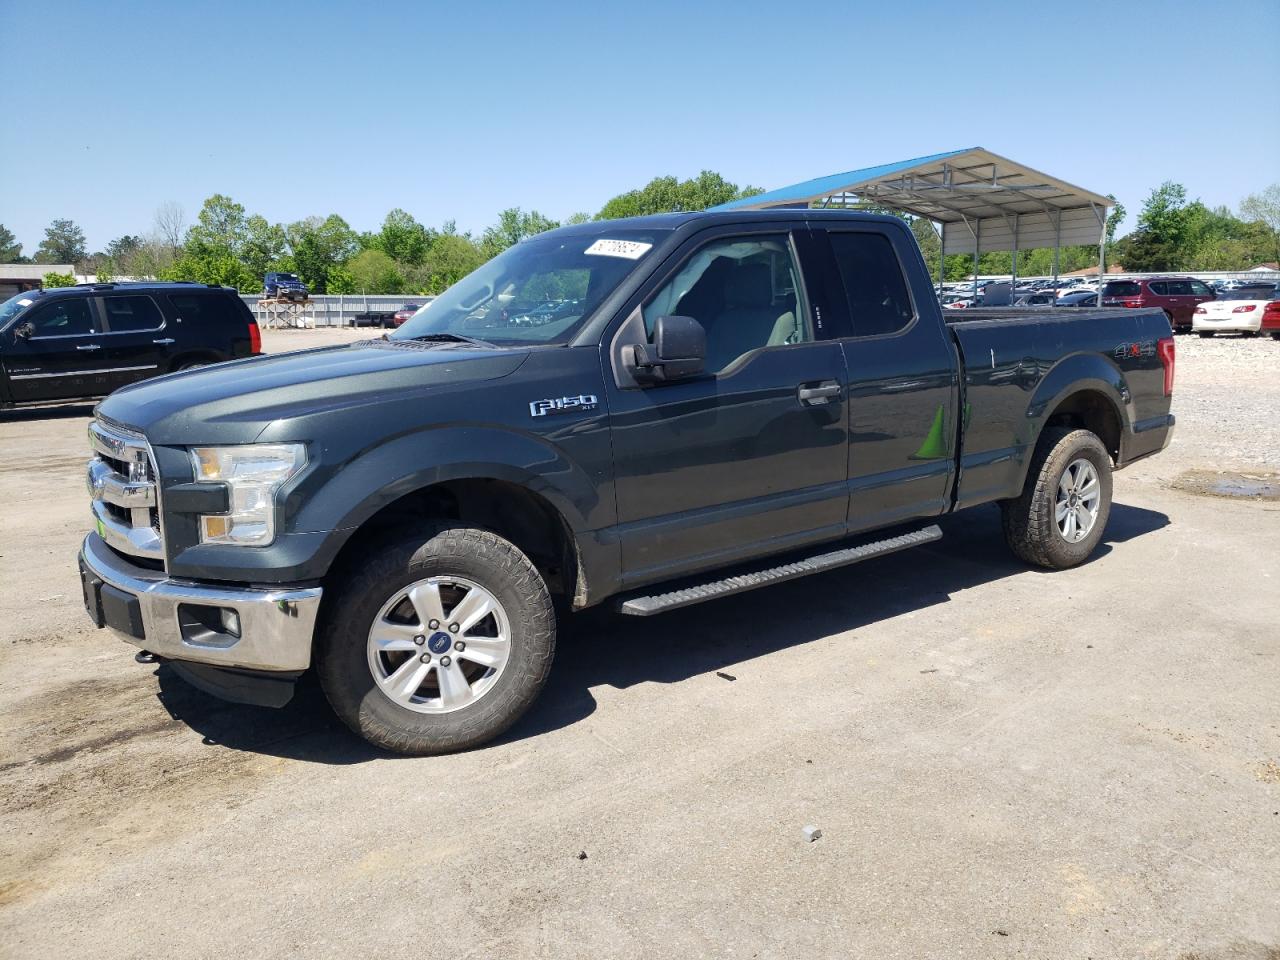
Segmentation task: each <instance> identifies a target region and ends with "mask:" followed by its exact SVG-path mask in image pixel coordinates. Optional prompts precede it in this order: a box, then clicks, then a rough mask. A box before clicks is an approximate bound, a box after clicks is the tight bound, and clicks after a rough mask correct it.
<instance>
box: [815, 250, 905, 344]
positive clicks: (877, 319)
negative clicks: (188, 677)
mask: <svg viewBox="0 0 1280 960" xmlns="http://www.w3.org/2000/svg"><path fill="white" fill-rule="evenodd" d="M829 236H830V237H831V251H832V253H834V254H835V258H836V266H837V268H838V269H839V271H840V279H841V280H843V281H844V290H845V295H846V296H847V297H848V299H849V315H850V319H851V320H852V323H853V335H854V336H855V337H878V336H881V335H883V334H886V333H897V332H898V331H899V330H902V329H904V328H905V327H906V326H907V324H909V323H910V322H911V321H912V320H913V319H914V318H915V309H914V308H913V307H912V305H911V297H910V296H909V295H908V294H907V283H906V280H905V279H904V278H903V276H902V266H901V264H899V263H898V257H897V255H896V254H894V252H893V244H891V243H890V242H889V238H888V237H886V236H885V235H884V234H881V233H831V234H829Z"/></svg>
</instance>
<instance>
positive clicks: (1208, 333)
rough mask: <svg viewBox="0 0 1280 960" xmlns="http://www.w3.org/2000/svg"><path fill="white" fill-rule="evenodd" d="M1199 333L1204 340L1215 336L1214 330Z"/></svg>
mask: <svg viewBox="0 0 1280 960" xmlns="http://www.w3.org/2000/svg"><path fill="white" fill-rule="evenodd" d="M1197 332H1198V333H1199V334H1200V338H1201V339H1202V340H1208V339H1209V338H1210V337H1212V336H1213V331H1212V330H1199V331H1197Z"/></svg>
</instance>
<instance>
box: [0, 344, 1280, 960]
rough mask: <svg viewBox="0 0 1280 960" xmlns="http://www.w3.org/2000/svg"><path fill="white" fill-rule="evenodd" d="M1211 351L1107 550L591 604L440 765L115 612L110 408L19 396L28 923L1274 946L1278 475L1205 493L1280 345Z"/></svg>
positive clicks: (109, 949)
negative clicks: (529, 708)
mask: <svg viewBox="0 0 1280 960" xmlns="http://www.w3.org/2000/svg"><path fill="white" fill-rule="evenodd" d="M346 336H348V334H347V333H346V332H338V333H309V332H300V331H290V332H284V333H279V334H268V347H269V349H290V348H293V347H295V346H302V345H309V344H312V343H316V342H319V341H320V340H322V339H324V338H325V337H337V338H341V337H346ZM1178 350H1179V361H1178V384H1177V400H1176V404H1175V412H1176V413H1177V415H1178V417H1179V420H1180V423H1179V426H1178V430H1177V435H1176V439H1175V441H1174V444H1173V446H1172V447H1171V448H1170V449H1169V450H1168V451H1167V452H1166V453H1165V454H1164V455H1162V456H1160V457H1157V458H1155V459H1153V460H1150V461H1147V462H1146V463H1144V464H1140V465H1138V466H1136V467H1134V468H1133V469H1132V470H1129V471H1126V472H1124V473H1122V474H1120V475H1118V477H1117V479H1116V488H1115V489H1116V501H1117V504H1116V507H1115V510H1114V512H1113V515H1112V520H1111V525H1110V528H1109V531H1108V537H1107V540H1106V543H1105V544H1104V546H1103V547H1102V548H1101V549H1100V550H1099V552H1098V554H1097V555H1096V557H1095V558H1094V559H1093V560H1092V561H1091V562H1090V563H1088V564H1087V565H1085V566H1084V567H1081V568H1079V569H1077V570H1073V571H1069V572H1064V573H1055V574H1044V573H1038V572H1034V571H1031V570H1027V569H1025V568H1023V567H1022V566H1020V565H1019V564H1018V563H1016V562H1014V561H1013V560H1012V559H1011V557H1010V555H1009V554H1008V552H1007V551H1006V549H1005V548H1004V545H1003V542H1002V540H1001V537H1000V532H999V524H998V516H997V514H996V512H995V510H994V509H992V508H986V509H979V510H976V511H972V512H970V513H968V514H964V515H961V516H957V517H954V518H950V519H949V520H947V521H945V522H944V524H943V526H944V530H945V533H946V537H945V538H944V539H943V540H942V541H941V542H940V543H938V544H936V545H933V546H930V547H925V548H921V549H917V550H914V551H910V552H908V553H906V554H900V555H897V556H894V557H890V558H887V559H884V560H881V561H876V562H871V563H867V564H863V565H861V566H857V567H853V568H849V569H847V570H844V571H840V572H836V573H831V574H825V575H822V576H819V577H811V578H808V579H805V580H801V581H796V582H793V583H789V584H785V585H782V586H778V587H774V588H771V589H767V590H761V591H757V592H755V593H750V594H746V595H743V596H741V597H738V598H733V599H726V600H721V601H716V602H713V603H709V604H705V605H702V606H700V607H697V608H693V609H691V610H689V611H687V612H684V613H678V614H672V615H669V616H667V617H666V618H663V619H661V620H658V621H635V620H632V619H629V618H623V617H617V616H614V615H612V614H609V613H607V612H593V613H591V614H588V615H584V616H581V617H578V618H574V619H573V620H571V622H570V623H569V624H567V625H566V626H565V628H564V631H563V634H562V640H561V646H560V654H559V659H558V661H557V666H556V669H555V672H554V674H553V677H552V680H551V683H550V686H549V688H548V690H547V691H546V693H545V694H544V696H543V698H542V700H541V701H540V704H539V705H538V706H537V707H536V708H535V710H534V711H533V713H532V714H531V715H530V716H528V717H527V718H526V719H525V720H524V721H523V722H522V723H521V724H520V725H519V726H518V727H517V728H516V729H515V730H514V731H513V732H512V733H511V734H510V735H508V736H507V737H506V738H504V739H503V740H502V741H501V742H500V743H498V744H496V745H494V746H491V747H489V748H487V749H482V750H478V751H475V752H472V753H468V754H464V755H459V756H451V757H442V758H434V759H420V760H409V759H400V758H393V757H389V756H384V755H380V754H377V753H375V752H373V751H371V750H370V749H368V748H366V747H365V746H364V745H363V744H362V743H361V742H360V741H358V740H357V739H355V738H354V737H352V736H351V735H349V734H348V733H347V732H345V730H343V729H341V728H340V727H339V726H338V725H337V723H336V722H335V721H334V720H333V719H332V717H331V716H330V715H329V713H328V712H327V710H326V708H325V707H324V705H323V702H322V700H321V699H320V698H319V697H318V695H317V694H316V693H315V691H314V690H307V691H304V693H303V695H302V696H300V697H299V698H298V699H296V700H295V701H294V703H293V704H291V705H290V706H289V707H288V708H286V709H285V710H282V711H269V710H261V709H253V708H247V707H237V706H230V705H227V704H223V703H220V702H218V701H216V700H213V699H210V698H209V697H206V696H204V695H203V694H200V693H198V692H196V691H194V690H192V689H190V688H188V687H186V686H185V685H184V684H183V683H182V682H181V681H179V680H178V679H177V678H175V677H174V676H173V675H172V674H171V673H170V672H169V671H168V670H167V669H166V668H161V669H159V670H157V669H156V668H154V667H146V666H140V665H138V664H136V663H135V662H134V661H133V656H132V654H133V648H131V647H128V646H126V645H125V644H124V643H122V642H120V641H119V640H116V639H114V638H113V637H112V636H111V635H110V634H108V633H107V632H105V631H96V630H93V629H92V628H91V627H90V626H89V624H88V621H87V619H86V617H85V614H84V612H83V610H82V609H81V603H80V595H79V586H78V583H77V578H76V568H75V554H76V547H77V545H78V542H79V540H80V538H81V537H82V536H83V534H84V532H85V531H86V530H87V529H88V522H87V517H88V509H87V504H86V499H85V494H84V486H83V463H84V459H85V457H86V448H85V440H84V434H85V424H86V422H87V419H88V415H89V408H88V407H68V408H62V409H59V410H56V411H53V412H49V411H43V412H39V413H33V412H21V413H17V414H10V415H8V416H0V503H3V504H4V505H5V508H4V510H3V511H0V714H2V716H3V718H4V720H3V724H0V943H2V944H3V948H0V953H2V954H3V955H4V956H5V957H12V958H18V957H40V958H48V957H62V956H72V955H87V956H95V957H103V958H106V957H162V956H163V957H188V956H201V957H204V956H207V957H228V956H234V957H237V958H249V957H279V956H298V957H308V958H311V957H344V958H348V957H361V956H370V955H374V954H375V953H376V954H378V955H381V956H387V957H393V956H413V957H458V956H475V957H517V956H521V957H522V956H547V957H557V958H562V957H648V956H661V957H689V956H709V955H716V956H722V955H733V956H740V957H805V958H809V957H850V956H864V957H876V958H888V957H904V958H905V957H911V958H919V957H939V958H957V957H1036V958H1056V957H1064V958H1065V957H1071V958H1085V957H1095V958H1096V957H1116V958H1131V957H1170V958H1190V957H1196V958H1202V960H1208V958H1272V960H1274V958H1276V957H1280V893H1278V891H1280V598H1278V597H1277V588H1280V563H1278V562H1277V561H1280V546H1277V544H1278V543H1280V500H1275V499H1265V498H1262V497H1257V498H1253V499H1242V498H1233V497H1225V496H1216V495H1206V494H1212V493H1213V491H1214V485H1213V484H1212V483H1205V484H1201V485H1200V486H1197V485H1196V484H1195V483H1192V484H1190V485H1187V484H1185V483H1184V484H1181V486H1175V484H1176V483H1179V481H1180V478H1183V475H1184V474H1187V473H1189V472H1193V471H1200V472H1203V471H1211V472H1212V473H1213V474H1214V475H1216V474H1217V472H1218V471H1224V470H1226V471H1232V472H1243V473H1247V474H1249V475H1251V476H1257V477H1263V478H1264V479H1263V480H1262V481H1259V482H1262V483H1265V482H1266V481H1265V475H1266V474H1267V473H1271V474H1275V473H1280V417H1277V413H1278V412H1280V343H1276V342H1271V341H1256V340H1253V341H1246V340H1235V339H1220V340H1214V341H1199V340H1195V339H1191V338H1179V340H1178ZM1196 475H1198V476H1202V475H1203V474H1202V473H1201V474H1196ZM1272 481H1274V478H1272ZM1271 489H1272V490H1273V491H1274V489H1275V488H1274V486H1273V487H1272V488H1271ZM807 824H814V825H817V826H819V827H820V828H821V829H822V831H823V836H822V838H821V839H820V840H818V841H817V842H814V843H807V842H805V840H804V838H803V837H802V835H801V829H802V828H803V827H804V826H805V825H807ZM583 853H585V854H586V858H585V859H583V858H582V856H581V854H583Z"/></svg>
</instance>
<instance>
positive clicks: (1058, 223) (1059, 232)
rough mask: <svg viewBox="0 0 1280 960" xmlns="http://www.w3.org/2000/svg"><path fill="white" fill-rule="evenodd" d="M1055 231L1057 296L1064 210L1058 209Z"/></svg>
mask: <svg viewBox="0 0 1280 960" xmlns="http://www.w3.org/2000/svg"><path fill="white" fill-rule="evenodd" d="M1054 227H1055V229H1054V232H1053V292H1054V295H1055V298H1056V296H1057V292H1058V250H1059V249H1060V248H1061V247H1062V211H1061V210H1059V211H1058V216H1057V219H1056V223H1055V224H1054Z"/></svg>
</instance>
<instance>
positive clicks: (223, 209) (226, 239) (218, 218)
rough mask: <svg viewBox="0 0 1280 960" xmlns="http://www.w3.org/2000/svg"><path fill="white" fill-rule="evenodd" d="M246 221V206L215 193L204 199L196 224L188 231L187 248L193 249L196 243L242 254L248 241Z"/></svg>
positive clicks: (204, 246)
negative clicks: (242, 248)
mask: <svg viewBox="0 0 1280 960" xmlns="http://www.w3.org/2000/svg"><path fill="white" fill-rule="evenodd" d="M245 220H246V217H245V212H244V206H243V205H241V204H239V203H236V202H235V201H234V200H232V199H231V198H230V197H228V196H225V195H224V194H221V193H215V194H214V195H213V196H212V197H210V198H209V199H207V200H206V201H205V202H204V206H202V207H201V208H200V213H199V215H198V216H197V217H196V222H195V224H194V225H193V226H192V227H191V229H190V230H188V231H187V237H186V248H187V249H188V250H190V249H191V248H192V246H193V245H195V246H197V247H203V248H207V249H211V250H219V251H222V250H225V251H226V252H228V253H230V254H231V255H232V256H238V255H239V253H240V248H241V247H242V246H243V245H244V241H245V235H246V225H245Z"/></svg>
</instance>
